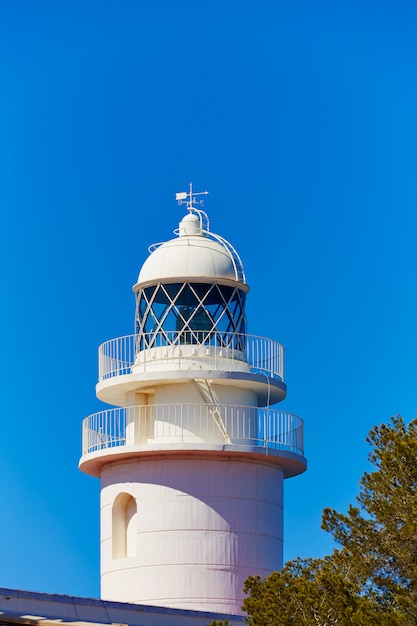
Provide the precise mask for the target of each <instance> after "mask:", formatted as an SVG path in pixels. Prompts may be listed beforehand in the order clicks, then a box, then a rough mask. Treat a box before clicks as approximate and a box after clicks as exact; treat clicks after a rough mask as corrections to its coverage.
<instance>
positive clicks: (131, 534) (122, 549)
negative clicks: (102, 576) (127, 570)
mask: <svg viewBox="0 0 417 626" xmlns="http://www.w3.org/2000/svg"><path fill="white" fill-rule="evenodd" d="M136 526H137V506H136V500H135V499H134V498H133V497H132V496H131V495H130V494H128V493H119V495H118V496H117V497H116V499H115V501H114V503H113V510H112V544H113V558H114V559H124V558H126V557H129V556H135V555H136Z"/></svg>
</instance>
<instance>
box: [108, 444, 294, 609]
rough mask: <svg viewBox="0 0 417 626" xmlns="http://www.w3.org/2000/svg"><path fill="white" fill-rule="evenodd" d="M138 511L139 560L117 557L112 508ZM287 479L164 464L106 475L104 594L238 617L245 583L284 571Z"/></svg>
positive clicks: (220, 461)
mask: <svg viewBox="0 0 417 626" xmlns="http://www.w3.org/2000/svg"><path fill="white" fill-rule="evenodd" d="M120 493H127V494H129V495H131V496H132V497H133V498H134V499H135V500H136V504H137V515H136V516H135V525H136V528H135V529H134V530H132V528H131V527H129V533H130V532H136V548H137V550H136V556H127V557H125V558H116V559H114V558H113V555H112V506H113V502H114V500H115V499H116V497H117V496H118V495H119V494H120ZM282 505H283V475H282V470H281V469H280V468H279V467H278V466H276V465H272V464H271V465H269V464H268V463H262V462H252V461H238V460H235V459H230V458H228V457H227V456H226V455H225V453H224V452H223V453H221V454H220V455H219V456H218V457H217V458H213V457H212V458H194V457H192V456H189V457H186V456H183V457H181V458H179V457H170V458H168V457H160V458H159V459H158V460H155V459H154V460H146V457H138V459H137V460H134V461H132V462H125V463H119V464H112V465H110V466H107V467H106V468H104V469H103V472H102V491H101V597H102V598H103V599H105V600H115V601H120V602H133V603H140V604H150V605H155V606H166V607H172V608H184V609H194V610H202V611H217V612H224V613H228V614H239V613H240V607H241V604H242V600H243V591H242V590H243V582H244V580H245V578H246V577H247V576H249V575H255V574H260V575H261V576H265V575H267V574H269V573H270V572H271V571H274V570H276V569H279V568H280V567H282Z"/></svg>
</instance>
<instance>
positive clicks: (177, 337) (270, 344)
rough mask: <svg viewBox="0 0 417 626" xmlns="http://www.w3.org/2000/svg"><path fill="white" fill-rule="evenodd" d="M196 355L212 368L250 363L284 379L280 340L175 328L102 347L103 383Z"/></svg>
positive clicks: (253, 368)
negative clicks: (137, 367) (136, 369)
mask: <svg viewBox="0 0 417 626" xmlns="http://www.w3.org/2000/svg"><path fill="white" fill-rule="evenodd" d="M193 356H195V357H196V358H198V362H199V363H200V364H201V363H204V362H206V363H207V365H209V366H210V369H226V370H227V369H228V366H227V362H228V363H229V364H231V362H232V361H234V362H239V363H242V364H247V365H248V368H249V371H250V372H252V373H255V374H263V375H266V376H268V377H270V378H277V379H279V380H284V347H283V346H282V345H281V344H280V343H278V342H277V341H273V340H272V339H266V338H265V337H257V336H255V335H244V334H239V333H221V332H218V331H210V332H205V331H187V332H186V333H181V334H178V333H177V332H173V331H159V332H158V333H141V334H139V335H127V336H125V337H118V338H116V339H110V340H109V341H106V342H105V343H103V344H102V345H101V346H100V347H99V382H101V381H103V380H106V379H108V378H113V377H114V376H122V375H124V374H130V373H131V371H132V367H133V366H134V365H135V363H140V364H141V366H142V367H144V368H146V365H149V364H152V365H155V362H156V360H155V358H157V362H158V363H159V364H172V365H178V367H179V368H181V364H182V363H183V362H184V361H185V360H187V363H188V362H189V361H190V359H192V358H193Z"/></svg>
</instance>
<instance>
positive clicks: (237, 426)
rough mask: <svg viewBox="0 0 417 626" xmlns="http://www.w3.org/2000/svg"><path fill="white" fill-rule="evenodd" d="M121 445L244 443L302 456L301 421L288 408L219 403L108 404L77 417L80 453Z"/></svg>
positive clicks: (224, 445)
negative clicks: (80, 431)
mask: <svg viewBox="0 0 417 626" xmlns="http://www.w3.org/2000/svg"><path fill="white" fill-rule="evenodd" d="M123 448H124V449H127V448H129V449H130V450H132V449H133V448H134V449H135V450H136V452H146V451H151V450H159V451H161V450H170V449H172V450H174V449H181V450H187V449H188V450H202V449H210V450H228V449H232V448H233V449H234V450H237V451H239V449H241V450H242V451H243V450H244V449H245V450H248V449H249V448H250V449H253V451H254V452H255V453H256V452H261V450H262V451H263V452H262V453H263V454H265V453H267V454H268V453H275V455H278V456H279V455H280V453H291V454H292V455H298V456H301V457H302V456H303V454H304V424H303V421H302V419H300V418H299V417H297V416H296V415H293V414H292V413H286V412H283V411H276V410H273V409H270V408H264V409H262V408H261V409H260V408H257V407H247V406H232V405H225V404H223V405H217V404H159V405H146V406H132V407H125V408H113V409H108V410H106V411H100V412H99V413H94V414H93V415H90V416H89V417H87V418H86V419H85V420H84V421H83V438H82V450H83V455H90V454H93V455H94V456H96V454H95V453H98V455H99V456H102V453H104V455H105V456H108V454H112V453H113V452H114V453H117V452H123V450H122V449H123ZM118 449H119V450H118Z"/></svg>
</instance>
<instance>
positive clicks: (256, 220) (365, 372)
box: [0, 0, 417, 596]
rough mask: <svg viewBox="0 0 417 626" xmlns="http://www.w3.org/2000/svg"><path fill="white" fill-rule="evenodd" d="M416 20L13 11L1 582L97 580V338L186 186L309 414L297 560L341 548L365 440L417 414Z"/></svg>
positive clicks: (99, 4) (3, 36)
mask: <svg viewBox="0 0 417 626" xmlns="http://www.w3.org/2000/svg"><path fill="white" fill-rule="evenodd" d="M416 27H417V5H416V4H415V2H411V1H410V2H401V1H400V2H398V1H395V2H394V1H385V2H384V1H380V0H378V2H377V1H376V0H375V1H368V2H363V1H360V2H359V1H355V0H353V1H352V0H340V1H339V2H333V1H330V0H329V1H328V2H326V1H323V0H317V1H316V2H311V1H310V0H295V1H292V2H284V1H281V0H279V1H275V0H269V1H263V0H260V1H259V2H245V1H242V0H241V1H239V2H237V1H236V2H235V1H231V2H218V1H216V0H213V1H211V2H195V1H191V0H190V1H188V2H185V1H181V0H177V1H176V2H170V1H168V0H165V2H163V1H161V0H155V1H154V2H145V1H139V0H135V1H134V0H130V1H129V0H118V1H117V2H116V1H115V0H107V1H105V0H101V1H98V0H97V1H94V0H83V1H82V2H81V1H77V0H75V1H74V0H72V1H71V2H69V1H68V0H60V1H59V2H54V1H52V0H50V1H46V0H44V1H43V0H38V1H37V2H32V1H29V0H27V1H26V2H25V1H23V0H14V1H13V2H11V1H9V2H7V1H5V2H2V3H1V4H0V55H1V56H0V58H1V61H0V81H1V98H0V207H1V209H0V220H1V221H0V237H1V245H0V254H1V263H2V267H3V272H2V275H3V280H2V295H3V298H2V309H1V310H2V314H1V321H2V324H1V333H2V336H1V358H0V362H1V368H2V371H1V383H2V390H3V393H2V408H1V413H2V421H1V424H2V427H1V437H0V481H1V483H0V484H1V493H2V507H1V508H2V514H1V516H0V533H1V536H2V538H3V540H2V542H1V547H0V560H1V564H2V566H1V568H0V586H4V587H13V588H19V589H28V590H34V591H47V592H57V593H67V594H74V595H81V596H98V594H99V557H98V546H99V529H98V507H99V503H98V498H99V483H98V480H96V479H93V478H90V477H88V476H85V475H83V474H81V473H80V472H79V471H78V469H77V463H78V458H79V455H80V449H81V443H80V440H81V422H82V419H83V418H84V417H85V416H87V415H88V414H90V413H93V412H94V411H96V410H98V409H99V408H100V406H101V405H100V403H99V402H98V401H97V400H96V398H95V393H94V385H95V382H96V376H97V346H98V345H99V344H100V343H101V342H103V341H105V340H106V339H109V338H112V337H115V336H120V335H124V334H129V333H131V332H132V331H133V314H134V298H133V294H132V292H131V286H132V285H133V283H134V282H135V280H136V277H137V273H138V271H139V269H140V267H141V264H142V263H143V261H144V259H145V258H146V255H147V247H148V245H149V244H151V243H153V242H156V241H162V240H166V239H169V238H170V237H171V235H172V231H173V229H174V228H176V227H177V224H178V221H179V219H180V218H181V217H182V215H183V210H182V208H181V207H178V206H177V205H176V203H175V200H174V194H175V192H176V191H182V190H185V189H186V188H187V185H188V183H189V181H190V180H192V181H193V183H194V185H195V188H196V189H208V190H209V191H210V195H209V196H208V198H207V201H206V209H207V211H208V213H209V215H210V218H211V224H212V229H213V230H214V231H215V232H218V233H219V234H221V235H223V236H225V237H226V238H227V239H229V240H230V241H231V242H232V243H233V245H234V246H235V247H236V248H237V249H238V250H239V252H240V254H241V256H242V259H243V261H244V264H245V269H246V273H247V277H248V282H249V284H250V285H251V292H250V294H249V300H248V308H247V314H248V322H249V332H251V333H253V334H257V335H263V336H266V337H271V338H274V339H276V340H278V341H280V342H281V343H283V344H284V345H285V347H286V381H287V384H288V398H287V400H286V401H285V402H284V403H283V405H282V408H285V409H286V410H290V411H292V412H294V413H296V414H298V415H300V416H301V417H302V418H303V419H304V420H305V432H306V444H305V448H306V456H307V457H308V461H309V468H308V471H307V473H306V474H304V475H303V476H301V477H298V478H295V479H292V480H291V481H288V482H287V483H286V511H285V523H286V530H285V556H286V558H287V559H289V558H292V557H295V556H297V555H302V556H323V555H325V554H327V553H329V552H330V551H331V549H332V542H331V540H330V538H329V537H328V536H327V535H326V534H325V533H323V532H322V531H321V530H320V520H321V511H322V509H323V508H324V507H326V506H332V507H335V508H336V509H338V510H340V511H343V510H345V509H346V507H347V506H348V503H349V502H352V501H353V499H354V496H355V494H356V493H357V483H358V480H359V478H360V476H361V474H362V472H363V471H364V469H365V468H366V467H367V463H366V455H367V445H366V444H365V437H366V435H367V432H368V430H369V429H370V428H371V427H372V426H373V425H374V424H376V423H381V422H383V421H387V420H388V419H389V417H390V415H392V414H397V413H401V414H402V415H403V416H404V417H405V418H406V419H407V420H409V419H412V418H414V417H415V416H416V406H417V399H416V354H417V334H416V279H417V276H416V274H417V260H416V259H417V256H416V227H417V218H416V207H417V176H416V166H417V76H416V74H417V38H416Z"/></svg>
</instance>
